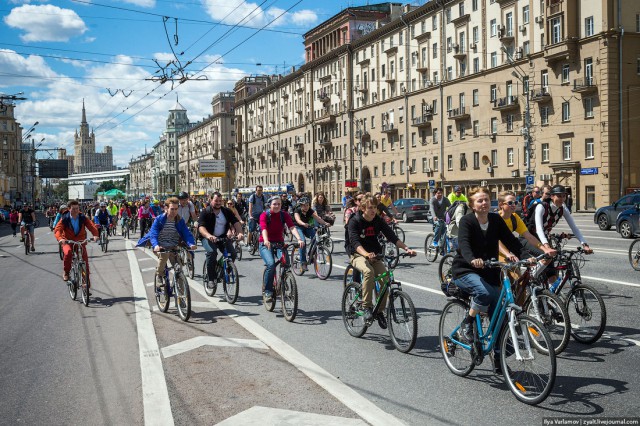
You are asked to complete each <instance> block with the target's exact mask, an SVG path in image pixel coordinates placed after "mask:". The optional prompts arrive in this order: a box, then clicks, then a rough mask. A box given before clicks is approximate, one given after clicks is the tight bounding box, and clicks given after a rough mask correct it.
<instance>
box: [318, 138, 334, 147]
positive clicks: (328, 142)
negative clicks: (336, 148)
mask: <svg viewBox="0 0 640 426" xmlns="http://www.w3.org/2000/svg"><path fill="white" fill-rule="evenodd" d="M318 144H319V145H320V146H323V147H325V148H329V147H330V146H331V144H332V142H331V138H330V137H329V136H327V135H325V136H323V137H322V138H321V139H320V140H319V141H318Z"/></svg>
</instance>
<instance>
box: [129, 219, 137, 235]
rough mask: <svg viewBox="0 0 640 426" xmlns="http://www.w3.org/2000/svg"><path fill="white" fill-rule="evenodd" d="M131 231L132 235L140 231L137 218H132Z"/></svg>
mask: <svg viewBox="0 0 640 426" xmlns="http://www.w3.org/2000/svg"><path fill="white" fill-rule="evenodd" d="M129 230H130V231H131V233H132V234H135V233H136V232H137V231H138V220H137V219H136V218H135V217H133V218H131V222H130V223H129Z"/></svg>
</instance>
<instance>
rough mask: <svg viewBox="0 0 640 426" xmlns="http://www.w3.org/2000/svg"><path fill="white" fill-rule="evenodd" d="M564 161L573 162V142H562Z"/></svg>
mask: <svg viewBox="0 0 640 426" xmlns="http://www.w3.org/2000/svg"><path fill="white" fill-rule="evenodd" d="M562 159H563V160H565V161H567V160H571V141H562Z"/></svg>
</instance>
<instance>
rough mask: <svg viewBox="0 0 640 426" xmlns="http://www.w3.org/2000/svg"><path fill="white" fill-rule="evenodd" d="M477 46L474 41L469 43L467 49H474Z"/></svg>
mask: <svg viewBox="0 0 640 426" xmlns="http://www.w3.org/2000/svg"><path fill="white" fill-rule="evenodd" d="M477 48H478V45H477V44H475V43H471V44H470V45H469V49H473V50H476V49H477Z"/></svg>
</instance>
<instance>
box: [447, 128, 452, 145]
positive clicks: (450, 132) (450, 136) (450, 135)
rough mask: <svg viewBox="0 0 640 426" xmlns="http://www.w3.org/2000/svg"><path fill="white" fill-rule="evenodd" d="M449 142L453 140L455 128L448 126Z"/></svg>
mask: <svg viewBox="0 0 640 426" xmlns="http://www.w3.org/2000/svg"><path fill="white" fill-rule="evenodd" d="M447 140H448V141H451V140H453V126H447Z"/></svg>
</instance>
